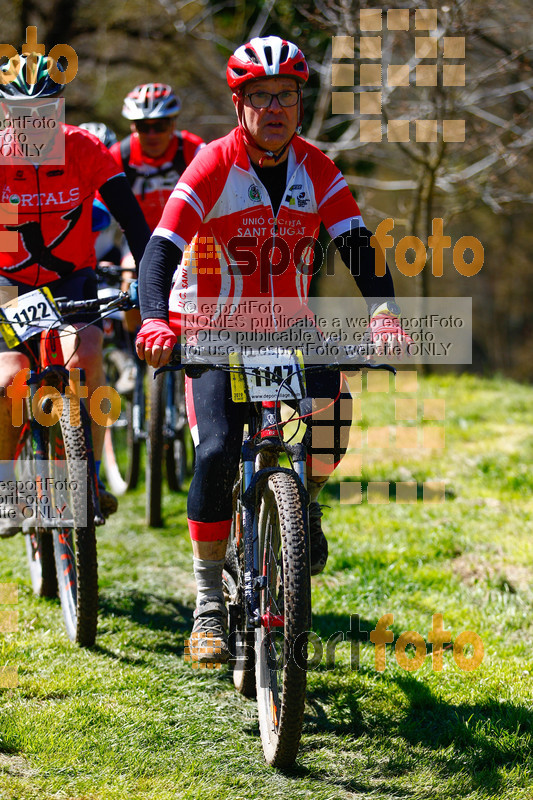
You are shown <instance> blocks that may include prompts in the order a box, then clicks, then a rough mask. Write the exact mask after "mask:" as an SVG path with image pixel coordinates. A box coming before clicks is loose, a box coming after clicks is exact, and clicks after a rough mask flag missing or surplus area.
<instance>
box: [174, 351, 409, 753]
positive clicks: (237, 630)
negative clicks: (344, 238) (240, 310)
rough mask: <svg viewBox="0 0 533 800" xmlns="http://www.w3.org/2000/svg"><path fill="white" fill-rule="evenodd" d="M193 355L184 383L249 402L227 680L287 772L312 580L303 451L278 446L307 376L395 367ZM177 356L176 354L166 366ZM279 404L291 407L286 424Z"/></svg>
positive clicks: (282, 356)
mask: <svg viewBox="0 0 533 800" xmlns="http://www.w3.org/2000/svg"><path fill="white" fill-rule="evenodd" d="M338 351H339V348H337V352H338ZM193 352H194V353H195V355H194V358H193V361H194V362H195V363H193V364H191V365H190V366H188V367H187V366H185V370H186V371H188V374H189V375H190V376H191V377H193V376H194V375H197V374H199V373H200V372H201V370H202V369H222V370H225V371H229V372H230V374H231V378H232V397H233V400H234V401H235V402H246V403H247V404H248V408H247V410H248V423H247V433H245V436H244V440H243V443H242V450H241V460H240V467H239V477H238V480H237V482H236V483H235V486H234V490H233V520H232V527H231V533H230V538H229V541H228V547H227V551H226V561H225V569H224V576H223V579H224V587H225V593H226V596H227V599H228V601H229V603H228V611H229V631H230V636H229V643H230V650H231V652H232V661H233V682H234V685H235V688H236V689H237V691H239V692H240V693H241V694H243V695H245V696H247V697H253V696H257V704H258V714H259V729H260V734H261V743H262V747H263V752H264V755H265V759H266V761H267V763H268V764H270V765H272V766H275V767H288V766H291V765H292V764H293V763H294V760H295V759H296V755H297V752H298V748H299V743H300V738H301V734H302V726H303V715H304V706H305V693H306V681H307V643H308V632H309V631H310V628H311V579H310V549H309V520H308V505H309V496H308V494H307V490H306V458H307V450H306V447H305V445H304V444H303V442H300V443H296V444H290V442H286V441H284V437H283V429H284V427H285V426H286V424H287V423H288V422H290V421H291V420H292V419H293V418H296V419H298V420H300V419H302V418H303V415H302V411H301V404H302V401H303V400H304V398H305V380H304V377H303V376H304V375H305V373H306V372H309V371H310V370H312V369H324V368H331V369H337V370H339V369H341V368H342V366H345V368H347V369H350V370H358V369H361V368H372V369H374V368H375V369H387V370H389V371H394V368H393V367H391V366H389V365H386V364H373V363H371V362H369V361H368V358H367V357H366V350H365V348H351V352H350V353H346V352H345V351H343V352H342V364H341V363H335V364H332V365H328V366H327V367H324V365H318V366H310V367H304V366H303V361H302V359H301V357H298V356H297V355H296V356H295V354H294V353H292V352H290V351H288V352H286V353H285V352H282V351H281V349H280V348H276V352H275V353H274V354H273V355H272V357H271V358H268V357H266V356H265V354H264V353H262V354H261V355H259V356H254V355H250V354H248V355H246V356H245V355H244V354H240V355H239V357H235V358H232V357H230V364H229V365H227V364H209V363H208V362H207V361H206V362H205V363H202V356H201V351H199V350H198V348H196V349H195V350H194V351H193ZM182 355H183V354H182V353H181V351H177V353H176V355H175V356H174V362H177V361H181V360H182ZM172 368H173V367H172V366H171V367H170V369H172ZM176 368H177V367H176ZM166 369H169V368H168V367H163V371H164V370H166ZM281 400H283V401H285V402H287V403H289V404H290V405H291V406H292V407H293V408H294V412H293V417H292V418H290V419H289V420H288V421H286V422H282V420H281V411H280V407H281ZM333 402H335V401H334V400H332V403H333ZM282 459H284V460H285V461H286V463H287V466H282V464H281V463H280V460H282Z"/></svg>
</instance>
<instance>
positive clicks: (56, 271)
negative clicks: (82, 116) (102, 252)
mask: <svg viewBox="0 0 533 800" xmlns="http://www.w3.org/2000/svg"><path fill="white" fill-rule="evenodd" d="M61 127H62V130H63V133H64V136H65V159H64V164H62V165H56V166H52V165H49V166H47V165H46V161H44V162H42V163H40V165H39V167H36V166H34V165H33V164H31V163H29V162H27V161H22V160H16V161H12V162H11V163H9V164H8V163H0V202H2V203H8V204H10V205H12V206H13V208H16V210H17V212H18V214H17V216H16V218H15V219H13V220H11V219H10V216H11V214H9V213H8V212H7V211H5V212H4V213H3V214H2V215H1V216H0V235H2V238H4V241H5V242H8V241H9V239H8V238H7V235H8V232H13V231H15V232H16V233H17V234H18V238H17V240H16V242H15V245H16V246H13V245H12V244H9V245H7V244H4V246H2V247H1V248H0V275H3V276H5V277H7V278H11V279H12V280H14V281H18V282H20V283H25V284H29V285H31V286H43V285H44V284H46V283H49V282H51V281H55V280H57V279H58V278H62V277H65V276H67V275H70V274H71V273H72V272H74V271H76V270H79V269H83V268H84V267H94V266H95V264H96V257H95V253H94V235H93V231H92V206H93V199H94V196H95V192H96V190H97V189H98V188H99V187H100V186H102V185H103V184H104V183H106V181H108V180H109V179H110V178H113V177H115V176H116V175H120V174H121V173H122V170H121V169H119V167H117V164H116V163H115V161H114V160H113V158H112V157H111V156H110V154H109V151H108V149H107V148H106V147H105V146H104V145H103V144H102V143H101V142H99V141H98V139H96V137H94V136H92V135H91V134H90V133H88V132H87V131H85V130H80V128H76V127H74V126H72V125H62V126H61ZM6 131H9V129H6ZM6 131H3V132H2V133H0V149H1V147H2V142H3V137H4V136H5V134H6ZM8 210H9V209H8Z"/></svg>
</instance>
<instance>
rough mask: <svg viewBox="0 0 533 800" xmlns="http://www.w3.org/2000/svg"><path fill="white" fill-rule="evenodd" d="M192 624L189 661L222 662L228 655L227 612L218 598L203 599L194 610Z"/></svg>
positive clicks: (201, 662)
mask: <svg viewBox="0 0 533 800" xmlns="http://www.w3.org/2000/svg"><path fill="white" fill-rule="evenodd" d="M193 616H194V625H193V629H192V633H191V638H190V639H189V641H188V645H189V655H190V660H191V661H198V662H200V664H222V663H224V662H225V661H227V660H228V659H229V657H230V652H229V648H228V632H227V624H228V612H227V611H226V606H225V605H224V602H223V601H221V600H219V599H218V598H213V599H212V600H210V599H207V600H203V601H202V602H201V603H200V604H199V606H198V608H197V609H196V610H195V612H194V615H193Z"/></svg>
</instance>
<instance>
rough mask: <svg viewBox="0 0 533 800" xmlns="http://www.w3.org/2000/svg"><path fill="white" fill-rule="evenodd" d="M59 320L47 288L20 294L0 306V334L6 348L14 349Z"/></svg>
mask: <svg viewBox="0 0 533 800" xmlns="http://www.w3.org/2000/svg"><path fill="white" fill-rule="evenodd" d="M59 320H60V317H59V314H58V312H57V307H56V305H55V302H54V298H53V297H52V293H51V291H50V289H49V288H48V286H43V287H41V288H40V289H35V290H34V291H33V292H27V293H26V294H21V295H19V297H16V298H15V299H14V300H9V301H8V302H7V303H3V304H2V305H1V306H0V333H1V334H2V336H3V337H4V339H5V341H6V344H7V346H8V347H16V346H17V345H18V344H20V343H21V342H24V341H25V340H26V339H29V338H30V337H31V336H35V334H36V333H41V331H43V330H47V329H48V328H50V327H51V326H53V325H54V323H56V322H59Z"/></svg>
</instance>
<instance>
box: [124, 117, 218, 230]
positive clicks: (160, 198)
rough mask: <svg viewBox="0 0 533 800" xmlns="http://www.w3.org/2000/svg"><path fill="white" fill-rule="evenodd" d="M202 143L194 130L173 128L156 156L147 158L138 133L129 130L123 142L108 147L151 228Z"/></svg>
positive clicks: (151, 228) (156, 221)
mask: <svg viewBox="0 0 533 800" xmlns="http://www.w3.org/2000/svg"><path fill="white" fill-rule="evenodd" d="M203 146H204V142H203V139H201V138H200V137H199V136H196V135H195V134H194V133H190V132H189V131H177V132H175V133H174V135H173V137H172V139H171V141H170V144H169V146H168V147H167V149H166V150H165V152H164V153H163V155H162V156H159V157H158V158H149V157H148V156H147V155H145V154H144V153H143V152H142V150H141V143H140V141H139V134H138V133H132V135H131V136H129V137H128V138H127V139H125V140H124V141H123V142H117V143H116V144H114V145H113V146H112V147H111V155H112V156H113V158H114V159H115V161H116V162H117V164H118V165H119V166H121V167H122V168H124V169H125V172H126V177H127V178H128V181H129V183H130V185H131V188H132V191H133V194H134V195H135V197H136V199H137V202H138V203H139V205H140V207H141V209H142V212H143V214H144V218H145V220H146V222H147V223H148V227H149V228H150V230H151V231H153V230H154V228H155V226H156V225H157V223H158V222H159V219H160V217H161V214H162V213H163V209H164V207H165V204H166V202H167V200H168V198H169V197H170V195H171V193H172V190H173V189H174V187H175V186H176V183H177V182H178V180H179V178H180V176H181V174H182V173H183V172H184V171H185V169H186V167H187V166H188V165H189V164H190V163H191V161H192V160H193V158H194V156H195V155H196V153H197V152H198V151H199V150H200V149H201V148H202V147H203Z"/></svg>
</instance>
